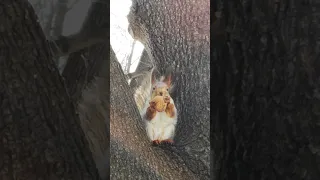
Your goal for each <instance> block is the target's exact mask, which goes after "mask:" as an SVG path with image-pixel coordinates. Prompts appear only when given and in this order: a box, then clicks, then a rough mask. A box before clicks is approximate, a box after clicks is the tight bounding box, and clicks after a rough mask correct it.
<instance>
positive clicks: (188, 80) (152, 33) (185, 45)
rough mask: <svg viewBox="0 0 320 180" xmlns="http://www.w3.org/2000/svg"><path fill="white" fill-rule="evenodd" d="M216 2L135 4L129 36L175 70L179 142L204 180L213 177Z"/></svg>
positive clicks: (136, 0) (157, 62)
mask: <svg viewBox="0 0 320 180" xmlns="http://www.w3.org/2000/svg"><path fill="white" fill-rule="evenodd" d="M209 19H210V3H209V1H205V0H200V1H199V0H188V1H185V0H178V1H170V0H164V1H155V0H153V1H150V0H148V1H147V0H133V2H132V7H131V11H130V13H129V15H128V20H129V23H130V25H129V32H130V33H131V35H132V36H133V37H134V39H137V40H139V41H141V42H142V43H143V44H144V46H145V48H146V50H147V52H148V54H149V56H150V57H151V59H152V60H153V61H154V62H153V64H155V65H156V67H157V69H158V70H159V71H160V72H161V73H164V72H165V69H166V68H168V67H172V68H173V69H174V71H173V83H174V84H175V88H174V92H173V94H172V96H173V99H174V101H175V103H176V106H177V109H178V125H177V130H176V136H175V142H176V146H177V147H178V149H179V154H180V158H182V159H183V160H184V163H185V164H186V165H187V167H188V168H189V169H190V171H193V172H194V173H195V174H196V175H197V177H198V179H209V178H210V173H209V169H210V142H209V140H210V139H209V132H210V129H209V127H210V115H209V112H210V108H209V107H210V104H209V99H210V98H209V93H210V90H209V86H210V83H209V78H210V75H209V74H210V68H209V63H210V43H209V38H210V33H209V30H210V23H209Z"/></svg>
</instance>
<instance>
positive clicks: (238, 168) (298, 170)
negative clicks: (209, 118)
mask: <svg viewBox="0 0 320 180" xmlns="http://www.w3.org/2000/svg"><path fill="white" fill-rule="evenodd" d="M217 5H218V8H217V9H218V11H220V12H221V13H222V19H221V20H223V21H224V24H225V25H226V28H225V31H226V33H227V35H228V39H226V40H227V41H226V42H225V43H223V44H220V45H219V47H217V48H216V49H214V51H213V55H214V56H213V60H214V61H213V65H212V71H213V77H212V78H213V82H214V84H215V85H214V88H213V89H214V91H213V92H212V93H213V103H214V106H213V107H212V110H213V112H214V118H213V125H212V130H213V167H214V172H213V175H214V179H217V180H218V179H219V180H222V179H235V180H236V179H241V180H242V179H248V180H262V179H294V180H295V179H296V180H300V179H304V180H316V179H320V165H319V164H320V126H319V118H320V108H319V107H320V101H319V99H320V94H319V92H320V91H319V75H320V74H319V68H320V63H319V60H318V57H319V49H320V48H319V44H320V40H319V39H320V33H319V29H320V23H319V18H320V14H319V11H320V4H319V3H318V2H316V1H300V0H292V1H273V0H272V1H271V0H268V1H260V0H248V1H241V2H240V1H235V0H231V1H230V0H229V1H218V3H217Z"/></svg>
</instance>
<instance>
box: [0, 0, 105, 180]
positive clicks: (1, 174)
mask: <svg viewBox="0 0 320 180" xmlns="http://www.w3.org/2000/svg"><path fill="white" fill-rule="evenodd" d="M0 9H5V11H2V14H1V17H2V19H1V22H3V23H2V25H1V28H0V36H1V42H0V50H1V53H0V54H1V56H0V68H1V70H0V73H1V74H0V82H1V88H0V102H1V110H0V129H1V133H0V139H1V141H0V147H1V148H0V158H1V159H0V165H1V167H2V168H1V169H0V179H3V180H7V179H53V180H60V179H88V180H89V179H90V180H91V179H99V176H98V172H97V170H96V168H95V167H94V161H93V160H92V155H91V152H90V151H89V148H88V143H87V141H86V139H85V137H84V134H83V131H82V130H81V127H80V125H79V124H80V122H79V119H78V117H77V116H76V114H75V110H74V107H73V104H72V102H71V100H70V98H69V97H68V95H67V92H66V89H65V87H64V86H63V82H62V79H61V78H60V76H59V72H58V70H57V68H56V66H55V64H54V62H53V60H52V56H51V55H50V52H49V48H48V45H47V42H46V40H45V36H44V34H43V32H42V30H41V27H40V25H39V24H38V23H37V18H36V15H35V13H34V10H33V9H32V7H31V5H30V4H29V3H28V2H27V1H26V0H10V1H5V2H3V3H2V4H1V5H0Z"/></svg>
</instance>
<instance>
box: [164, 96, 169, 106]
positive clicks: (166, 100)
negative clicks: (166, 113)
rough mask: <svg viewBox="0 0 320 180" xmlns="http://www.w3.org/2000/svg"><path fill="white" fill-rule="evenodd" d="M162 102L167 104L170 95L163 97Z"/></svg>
mask: <svg viewBox="0 0 320 180" xmlns="http://www.w3.org/2000/svg"><path fill="white" fill-rule="evenodd" d="M164 102H165V103H167V104H168V103H170V97H169V96H166V97H164Z"/></svg>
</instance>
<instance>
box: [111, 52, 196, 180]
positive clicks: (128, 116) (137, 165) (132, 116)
mask: <svg viewBox="0 0 320 180" xmlns="http://www.w3.org/2000/svg"><path fill="white" fill-rule="evenodd" d="M110 74H112V76H111V77H110V90H111V96H110V99H111V100H110V103H111V104H110V105H111V108H110V136H111V139H110V148H111V149H110V154H111V157H110V178H111V179H119V180H120V179H172V180H173V179H177V180H179V179H197V178H196V177H195V176H194V174H193V173H192V172H190V171H189V169H188V168H186V167H185V166H184V165H183V162H182V161H181V159H180V158H179V156H178V155H177V154H176V153H174V152H173V150H174V149H175V148H172V149H171V148H168V147H167V148H165V147H163V149H162V148H159V147H152V146H151V144H150V141H149V140H148V139H147V137H146V135H145V130H144V128H143V125H142V123H141V117H140V114H139V112H138V109H137V107H136V106H135V103H134V100H133V92H132V90H131V89H130V87H129V85H128V83H127V82H126V78H125V76H124V73H123V71H122V68H121V65H120V63H119V62H118V61H117V60H116V56H115V54H114V52H113V50H112V49H111V52H110ZM175 150H176V149H175Z"/></svg>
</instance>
